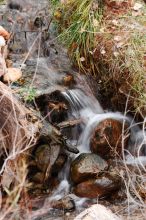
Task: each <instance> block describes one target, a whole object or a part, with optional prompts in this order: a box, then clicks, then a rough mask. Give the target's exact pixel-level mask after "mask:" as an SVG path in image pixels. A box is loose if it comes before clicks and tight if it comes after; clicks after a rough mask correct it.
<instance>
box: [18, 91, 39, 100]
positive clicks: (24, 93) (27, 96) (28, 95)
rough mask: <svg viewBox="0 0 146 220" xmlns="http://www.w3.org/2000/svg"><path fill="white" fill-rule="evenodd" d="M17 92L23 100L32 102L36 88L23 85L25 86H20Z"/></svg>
mask: <svg viewBox="0 0 146 220" xmlns="http://www.w3.org/2000/svg"><path fill="white" fill-rule="evenodd" d="M19 93H20V95H21V97H22V98H23V99H24V101H26V102H32V101H34V99H35V96H36V89H35V88H33V87H30V88H26V87H25V88H22V89H21V90H20V92H19Z"/></svg>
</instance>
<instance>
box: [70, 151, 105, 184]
mask: <svg viewBox="0 0 146 220" xmlns="http://www.w3.org/2000/svg"><path fill="white" fill-rule="evenodd" d="M107 168H108V164H107V162H106V161H105V160H103V159H102V158H101V157H100V156H98V155H96V154H93V153H83V154H80V155H79V156H78V157H77V158H76V159H75V160H74V161H73V162H72V164H71V168H70V174H71V179H72V181H73V182H74V183H80V182H82V181H84V180H87V179H89V178H92V177H96V176H97V175H98V174H99V172H101V171H103V170H106V169H107Z"/></svg>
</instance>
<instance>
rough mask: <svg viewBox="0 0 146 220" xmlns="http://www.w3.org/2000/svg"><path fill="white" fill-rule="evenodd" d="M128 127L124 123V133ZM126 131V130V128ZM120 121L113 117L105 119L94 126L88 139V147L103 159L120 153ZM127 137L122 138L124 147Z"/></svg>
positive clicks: (121, 126)
mask: <svg viewBox="0 0 146 220" xmlns="http://www.w3.org/2000/svg"><path fill="white" fill-rule="evenodd" d="M127 128H128V126H127V125H125V128H124V134H125V132H126V129H127ZM127 131H128V130H127ZM122 137H123V125H122V122H120V121H117V120H114V119H105V120H104V121H102V122H100V123H99V124H98V125H97V127H96V128H95V130H94V132H93V135H92V137H91V141H90V149H91V151H92V152H93V153H95V154H98V155H100V156H101V157H103V158H104V159H109V158H113V157H115V156H121V155H122ZM127 141H128V138H125V140H124V146H123V147H126V145H127V144H128V143H127Z"/></svg>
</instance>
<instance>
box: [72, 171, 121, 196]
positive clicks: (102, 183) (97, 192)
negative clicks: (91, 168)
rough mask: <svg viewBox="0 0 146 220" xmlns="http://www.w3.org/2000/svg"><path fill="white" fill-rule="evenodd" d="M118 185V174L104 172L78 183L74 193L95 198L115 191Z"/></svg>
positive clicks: (119, 184)
mask: <svg viewBox="0 0 146 220" xmlns="http://www.w3.org/2000/svg"><path fill="white" fill-rule="evenodd" d="M120 186H121V180H120V178H119V176H117V175H114V176H113V175H110V174H108V173H104V174H103V175H102V176H100V177H96V178H93V179H89V180H87V181H85V182H82V183H79V184H78V185H77V186H75V188H74V193H75V194H76V195H77V196H79V197H86V198H97V197H102V196H109V195H110V194H111V193H112V192H114V191H117V190H118V189H119V188H120Z"/></svg>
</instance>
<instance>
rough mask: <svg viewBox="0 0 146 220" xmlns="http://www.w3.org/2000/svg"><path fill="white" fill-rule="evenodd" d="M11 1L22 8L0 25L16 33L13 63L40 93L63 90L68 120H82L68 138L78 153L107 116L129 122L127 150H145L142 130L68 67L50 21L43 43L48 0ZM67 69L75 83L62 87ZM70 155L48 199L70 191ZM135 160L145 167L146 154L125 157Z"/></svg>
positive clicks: (7, 15)
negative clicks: (39, 20)
mask: <svg viewBox="0 0 146 220" xmlns="http://www.w3.org/2000/svg"><path fill="white" fill-rule="evenodd" d="M13 2H16V3H18V4H21V5H22V10H21V11H16V10H9V9H8V8H5V14H4V15H3V19H2V22H1V23H2V24H1V25H4V27H6V28H7V29H8V31H12V32H13V33H14V34H15V38H14V39H15V40H14V41H13V42H10V44H9V45H10V48H12V51H13V52H12V53H11V58H12V60H13V61H14V64H15V66H17V67H19V68H21V69H22V70H24V75H23V77H24V78H25V79H26V81H27V84H28V86H31V87H34V88H35V89H37V92H38V94H39V92H41V93H46V94H47V91H49V90H50V89H54V88H56V89H58V88H59V89H60V90H62V92H61V93H62V95H63V96H64V98H65V99H66V100H67V101H68V102H69V105H70V112H69V113H68V119H81V120H82V123H81V125H80V133H78V130H75V129H72V130H71V132H72V133H74V134H75V133H76V135H72V136H73V138H72V139H71V140H70V141H71V142H72V143H73V144H74V143H75V144H76V145H77V146H78V149H79V151H80V153H83V152H90V149H89V143H90V139H91V134H92V132H93V130H94V129H95V127H96V126H97V125H98V124H99V123H100V122H101V121H103V120H105V119H107V118H112V119H115V120H118V121H121V122H124V123H125V122H126V123H128V124H129V126H130V127H131V139H130V142H129V149H130V148H131V146H132V147H133V146H134V145H135V147H137V149H139V148H140V147H141V146H144V152H145V151H146V150H145V145H143V144H146V139H145V131H142V130H141V129H140V128H139V127H138V126H137V125H135V124H134V121H133V120H132V119H131V118H129V117H127V116H125V115H123V114H121V113H119V112H115V113H114V112H107V111H104V110H103V109H102V107H101V105H100V103H99V102H98V100H97V99H96V98H95V96H94V95H93V93H92V89H91V88H90V87H89V85H88V82H87V81H86V77H85V76H80V75H78V74H77V72H76V71H75V70H74V69H73V68H72V67H71V63H70V61H69V59H68V56H67V51H66V49H64V48H62V47H61V46H60V45H59V44H58V43H57V41H56V40H55V38H56V35H55V29H54V26H53V25H52V24H51V25H50V28H49V30H48V32H49V35H50V36H49V39H48V40H47V41H46V45H44V42H42V38H41V37H42V28H44V29H45V28H46V27H47V24H48V23H49V21H50V19H51V15H50V14H51V7H50V6H49V5H48V0H41V1H40V0H25V1H24V0H22V1H20V0H19V1H16V0H15V1H13ZM3 7H4V6H3ZM3 7H1V11H0V13H2V11H3ZM38 15H39V16H42V17H44V26H43V27H40V28H37V29H34V30H33V29H32V27H31V21H33V22H34V18H35V17H37V16H38ZM8 18H9V20H10V18H11V19H13V21H9V22H8V21H7V20H8ZM21 20H22V21H23V22H21ZM18 21H19V22H18ZM15 43H16V44H17V45H16V48H15V47H14V46H15ZM18 43H19V44H18ZM42 47H46V48H48V50H49V56H44V54H43V51H42ZM70 72H71V73H73V74H74V75H75V76H76V81H77V85H76V86H75V87H76V88H74V89H67V88H64V87H62V86H61V82H62V80H63V77H64V76H65V75H66V73H70ZM54 90H55V89H54ZM145 153H146V152H145ZM73 158H75V155H72V154H70V158H69V160H68V161H67V163H66V166H65V168H64V169H63V170H62V171H61V172H60V174H59V178H60V184H59V186H58V188H57V189H56V190H55V191H54V192H53V193H52V196H51V197H50V198H49V200H50V201H52V200H58V199H60V198H62V197H64V196H66V195H67V194H69V193H70V182H69V180H70V177H69V167H70V162H71V160H72V159H73ZM137 161H139V163H142V164H143V166H144V165H145V164H146V157H145V156H142V157H141V158H133V157H132V155H130V156H129V155H128V156H127V164H134V163H135V162H137ZM75 200H76V206H77V207H79V206H80V205H82V203H83V202H85V199H79V198H77V197H76V199H75Z"/></svg>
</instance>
